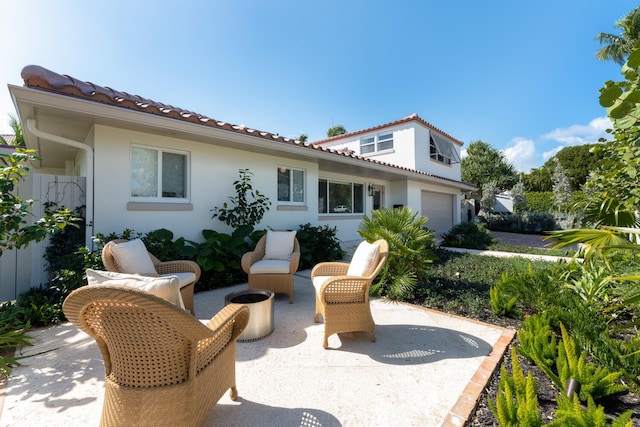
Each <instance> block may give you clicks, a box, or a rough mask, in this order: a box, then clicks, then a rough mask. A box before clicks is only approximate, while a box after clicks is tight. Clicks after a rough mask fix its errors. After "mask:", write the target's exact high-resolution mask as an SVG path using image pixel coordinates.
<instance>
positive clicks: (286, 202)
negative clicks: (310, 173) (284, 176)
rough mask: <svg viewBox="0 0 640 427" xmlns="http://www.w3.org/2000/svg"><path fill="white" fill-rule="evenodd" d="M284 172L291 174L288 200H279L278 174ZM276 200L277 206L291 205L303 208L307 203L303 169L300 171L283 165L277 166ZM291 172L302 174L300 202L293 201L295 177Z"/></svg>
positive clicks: (305, 172) (304, 171)
mask: <svg viewBox="0 0 640 427" xmlns="http://www.w3.org/2000/svg"><path fill="white" fill-rule="evenodd" d="M285 171H290V172H292V173H289V200H280V173H279V172H283V173H284V172H285ZM276 172H277V173H276V198H277V201H278V204H279V205H292V206H304V205H306V203H307V171H306V170H305V169H301V168H295V167H291V166H285V165H279V166H278V169H277V171H276ZM293 172H299V173H302V201H300V200H293V199H294V192H295V189H296V188H295V187H296V185H295V182H294V177H295V173H293Z"/></svg>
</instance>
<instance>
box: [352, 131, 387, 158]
mask: <svg viewBox="0 0 640 427" xmlns="http://www.w3.org/2000/svg"><path fill="white" fill-rule="evenodd" d="M391 149H393V132H386V133H379V134H377V135H374V136H367V137H365V138H362V139H361V140H360V154H368V153H375V152H377V151H383V150H391Z"/></svg>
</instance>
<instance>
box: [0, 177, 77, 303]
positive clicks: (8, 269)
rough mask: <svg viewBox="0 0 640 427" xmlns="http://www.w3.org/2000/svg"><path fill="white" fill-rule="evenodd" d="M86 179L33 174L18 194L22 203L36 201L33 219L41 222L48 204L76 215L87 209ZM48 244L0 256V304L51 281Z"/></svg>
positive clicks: (44, 242) (34, 244) (32, 246)
mask: <svg viewBox="0 0 640 427" xmlns="http://www.w3.org/2000/svg"><path fill="white" fill-rule="evenodd" d="M85 187H86V179H85V178H84V177H78V176H61V175H44V174H32V175H29V176H28V177H27V179H26V180H25V181H24V182H21V183H20V185H19V188H18V194H19V195H20V197H21V198H23V199H34V200H36V202H35V203H34V205H33V207H32V210H31V212H32V213H33V217H32V219H39V218H42V216H43V215H44V211H45V203H47V202H51V203H54V204H55V205H56V206H57V207H66V208H69V209H70V210H72V211H74V210H75V209H76V208H79V207H81V206H84V205H85V204H86V200H85V194H86V192H85ZM47 245H48V241H47V240H45V241H43V242H40V243H37V244H36V243H32V244H30V245H29V246H28V247H27V248H25V249H21V250H19V251H16V250H11V251H7V252H6V253H4V254H3V255H2V256H0V301H9V300H14V299H15V298H16V297H17V296H18V295H19V294H20V293H22V292H25V291H27V290H28V289H29V288H31V287H38V286H40V285H41V284H46V283H47V282H48V280H49V278H48V275H47V271H46V261H45V259H44V254H45V250H46V248H47Z"/></svg>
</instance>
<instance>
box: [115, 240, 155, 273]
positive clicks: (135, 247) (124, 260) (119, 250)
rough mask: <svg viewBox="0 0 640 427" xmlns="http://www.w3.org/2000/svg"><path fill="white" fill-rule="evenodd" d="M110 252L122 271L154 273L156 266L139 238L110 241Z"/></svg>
mask: <svg viewBox="0 0 640 427" xmlns="http://www.w3.org/2000/svg"><path fill="white" fill-rule="evenodd" d="M111 253H112V254H113V258H115V260H116V262H117V263H118V265H119V266H120V269H121V270H122V273H139V274H155V273H157V272H156V268H155V267H154V265H153V261H151V258H150V257H149V253H148V252H147V248H146V246H145V245H144V242H143V241H142V240H140V239H134V240H129V241H127V242H121V243H111Z"/></svg>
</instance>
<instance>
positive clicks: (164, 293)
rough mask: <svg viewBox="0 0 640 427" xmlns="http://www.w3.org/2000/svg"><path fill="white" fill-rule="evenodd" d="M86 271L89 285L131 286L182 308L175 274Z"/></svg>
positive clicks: (178, 282) (178, 281)
mask: <svg viewBox="0 0 640 427" xmlns="http://www.w3.org/2000/svg"><path fill="white" fill-rule="evenodd" d="M86 273H87V282H88V283H89V285H94V286H95V285H98V286H99V285H124V286H131V287H132V288H136V289H141V290H143V291H146V292H149V293H150V294H153V295H155V296H157V297H160V298H163V299H165V300H167V301H169V302H170V303H172V304H175V305H176V306H178V307H180V308H181V309H183V310H184V303H183V302H182V296H181V295H180V280H179V279H178V278H177V277H176V276H175V275H167V276H157V275H156V276H143V275H140V274H127V273H114V272H112V271H101V270H91V269H88V270H87V271H86Z"/></svg>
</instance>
